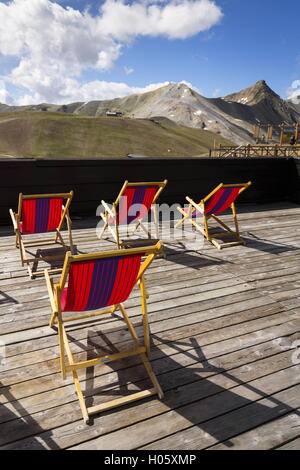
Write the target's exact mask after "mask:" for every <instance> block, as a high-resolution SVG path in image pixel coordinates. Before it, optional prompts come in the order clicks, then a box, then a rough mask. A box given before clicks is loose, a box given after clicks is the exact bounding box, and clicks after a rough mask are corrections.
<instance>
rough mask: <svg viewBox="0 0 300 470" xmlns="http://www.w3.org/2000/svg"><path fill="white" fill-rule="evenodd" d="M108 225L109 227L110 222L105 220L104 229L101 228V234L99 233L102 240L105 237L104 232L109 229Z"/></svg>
mask: <svg viewBox="0 0 300 470" xmlns="http://www.w3.org/2000/svg"><path fill="white" fill-rule="evenodd" d="M107 227H108V223H107V222H105V224H104V225H103V227H102V230H101V232H100V235H99V239H100V240H101V238H102V237H103V234H104V232H105V230H106V229H107Z"/></svg>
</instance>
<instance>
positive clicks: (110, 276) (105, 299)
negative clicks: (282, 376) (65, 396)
mask: <svg viewBox="0 0 300 470" xmlns="http://www.w3.org/2000/svg"><path fill="white" fill-rule="evenodd" d="M161 248H162V244H161V243H160V242H158V243H157V244H156V245H155V246H153V245H152V246H151V247H140V248H129V249H123V250H114V251H107V252H102V253H92V254H86V255H76V256H72V254H71V253H70V252H69V253H67V254H66V257H65V262H64V266H63V271H62V274H61V279H60V283H59V284H56V285H54V283H53V279H52V278H50V276H49V271H47V270H45V278H46V284H47V288H48V292H49V296H50V303H51V311H52V312H51V317H50V326H51V327H52V326H53V325H54V324H55V323H56V322H57V323H58V336H59V346H60V366H61V372H62V376H63V378H64V379H65V378H66V374H67V372H72V374H73V379H74V383H75V388H76V392H77V396H78V399H79V403H80V408H81V411H82V415H83V419H84V421H85V423H87V422H88V421H89V416H90V415H92V414H95V413H99V412H101V411H105V410H108V409H112V408H115V407H117V406H120V405H123V404H125V403H131V402H133V401H136V400H139V399H142V398H145V397H148V396H151V395H154V394H158V396H159V397H160V398H162V397H163V392H162V390H161V388H160V386H159V383H158V381H157V379H156V377H155V375H154V373H153V371H152V368H151V365H150V362H149V360H148V357H149V354H150V335H149V326H148V315H147V295H146V292H145V280H144V273H145V271H146V269H147V268H148V267H149V265H150V264H151V262H152V261H153V259H154V258H155V257H156V255H157V254H158V253H159V251H160V250H161ZM142 256H146V258H145V259H144V261H143V262H141V258H142ZM67 279H68V285H67V287H66V282H67ZM135 284H138V286H139V289H140V295H141V313H142V320H143V332H144V339H143V340H142V342H141V341H140V340H139V338H138V335H137V333H136V330H135V329H134V327H133V325H132V323H131V321H130V319H129V317H128V315H127V312H126V310H125V307H124V305H123V302H125V300H126V299H127V298H128V297H129V296H130V293H131V291H132V289H133V287H134V286H135ZM102 308H104V309H105V310H104V311H103V310H101V311H97V310H98V309H102ZM117 309H118V310H119V311H120V312H121V315H122V317H123V319H124V321H125V323H126V325H127V328H128V330H129V332H130V335H131V337H132V339H133V342H134V348H133V349H130V350H128V351H123V352H114V353H112V354H106V355H104V356H100V357H98V358H96V359H90V360H86V361H82V362H75V361H74V358H73V355H72V352H71V349H70V345H69V343H68V336H67V333H66V330H65V327H64V323H65V322H67V321H72V322H74V321H76V320H82V319H83V318H91V317H95V316H98V315H104V314H113V313H114V312H115V311H116V310H117ZM64 312H87V313H83V314H80V313H79V314H78V313H76V314H75V315H74V316H72V317H68V318H66V315H65V318H64ZM73 325H74V323H73V324H72V326H73ZM117 351H118V350H117ZM65 352H66V355H67V357H68V364H67V363H66V359H65ZM135 355H139V356H140V358H141V360H142V362H143V364H144V366H145V369H146V371H147V373H148V376H149V378H150V380H151V382H152V384H153V387H152V388H150V389H149V390H144V391H140V392H137V393H133V394H132V395H128V396H125V397H122V398H118V399H114V400H111V401H109V402H107V403H104V404H101V405H98V406H94V407H87V406H86V404H85V400H84V397H83V393H82V390H81V386H80V382H79V379H78V374H77V370H78V369H81V368H88V367H93V366H96V365H98V364H99V365H103V364H105V363H108V362H110V361H114V360H118V359H122V358H125V357H130V356H135Z"/></svg>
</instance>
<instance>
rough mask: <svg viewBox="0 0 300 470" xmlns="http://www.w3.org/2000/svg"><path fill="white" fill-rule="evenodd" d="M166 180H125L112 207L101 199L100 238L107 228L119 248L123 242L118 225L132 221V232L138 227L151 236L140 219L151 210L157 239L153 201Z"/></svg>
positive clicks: (156, 223)
mask: <svg viewBox="0 0 300 470" xmlns="http://www.w3.org/2000/svg"><path fill="white" fill-rule="evenodd" d="M167 182H168V181H167V180H164V181H160V182H150V183H149V182H145V183H129V182H128V181H125V183H124V184H123V186H122V188H121V191H120V193H119V195H118V197H117V199H116V200H115V202H114V203H113V204H112V207H109V205H108V204H107V203H106V202H105V201H103V200H102V201H101V204H102V205H103V207H104V209H105V211H104V212H102V213H101V214H100V216H101V218H102V220H103V222H104V226H103V228H102V231H101V233H100V238H102V236H103V234H104V232H105V231H106V230H107V229H108V230H109V232H110V233H111V235H112V236H113V239H114V241H115V242H116V244H117V247H118V248H121V247H122V246H123V245H124V244H125V243H124V244H123V243H122V242H121V241H120V235H119V226H120V225H129V224H131V223H133V222H134V223H135V227H134V231H133V232H132V234H133V233H134V232H135V231H136V230H137V229H138V228H139V227H140V228H141V229H142V230H144V232H145V233H146V234H147V236H148V238H151V235H150V233H149V231H148V230H147V228H146V227H145V225H144V224H143V222H142V220H143V219H144V218H145V217H146V216H147V214H148V212H149V210H152V211H153V215H154V224H155V236H156V238H157V239H159V230H158V222H159V221H158V214H157V206H156V204H155V202H156V201H157V198H158V197H159V195H160V193H161V192H162V190H163V189H164V187H165V186H166V184H167ZM128 243H130V242H128V240H127V241H126V245H128Z"/></svg>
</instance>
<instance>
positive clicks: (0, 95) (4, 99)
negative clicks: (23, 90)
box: [0, 80, 10, 104]
mask: <svg viewBox="0 0 300 470" xmlns="http://www.w3.org/2000/svg"><path fill="white" fill-rule="evenodd" d="M9 102H10V96H9V93H8V91H7V89H6V86H5V83H4V81H3V80H0V103H4V104H8V103H9Z"/></svg>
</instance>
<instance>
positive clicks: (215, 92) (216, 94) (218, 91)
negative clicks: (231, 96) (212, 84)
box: [212, 88, 221, 98]
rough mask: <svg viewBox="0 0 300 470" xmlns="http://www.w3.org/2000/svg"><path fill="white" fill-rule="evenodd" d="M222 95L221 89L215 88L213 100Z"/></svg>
mask: <svg viewBox="0 0 300 470" xmlns="http://www.w3.org/2000/svg"><path fill="white" fill-rule="evenodd" d="M220 94H221V88H215V89H214V90H213V92H212V96H213V98H218V97H219V96H220Z"/></svg>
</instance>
